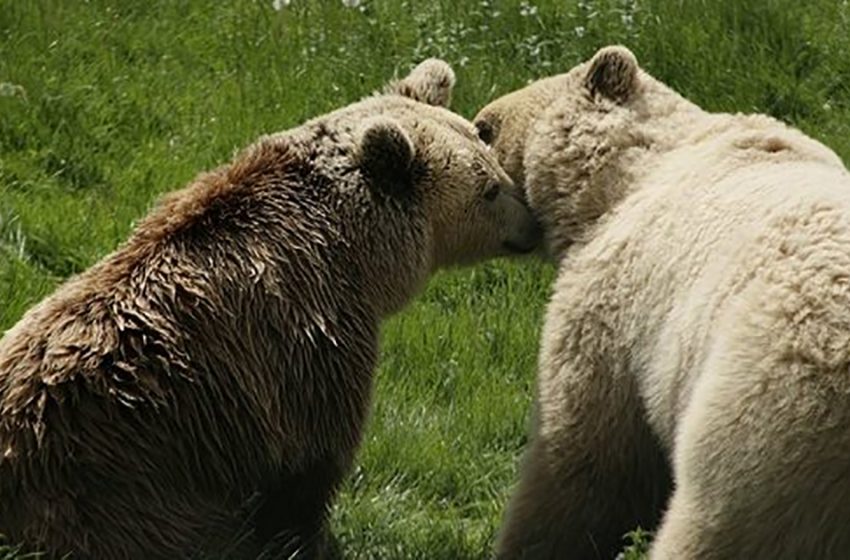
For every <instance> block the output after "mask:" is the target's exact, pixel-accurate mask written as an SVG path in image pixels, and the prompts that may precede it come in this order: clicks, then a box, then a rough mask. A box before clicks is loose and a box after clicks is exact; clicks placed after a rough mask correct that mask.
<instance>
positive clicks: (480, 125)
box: [475, 121, 493, 146]
mask: <svg viewBox="0 0 850 560" xmlns="http://www.w3.org/2000/svg"><path fill="white" fill-rule="evenodd" d="M475 128H477V129H478V138H480V139H481V141H482V142H484V143H485V144H487V145H488V146H489V145H490V144H491V143H492V142H493V126H492V125H491V124H490V123H488V122H486V121H479V122H477V123H475Z"/></svg>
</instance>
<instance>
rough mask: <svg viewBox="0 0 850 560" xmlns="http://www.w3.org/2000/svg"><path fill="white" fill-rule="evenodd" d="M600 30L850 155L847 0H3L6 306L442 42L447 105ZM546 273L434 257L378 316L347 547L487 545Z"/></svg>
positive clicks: (647, 63) (9, 309)
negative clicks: (169, 201)
mask: <svg viewBox="0 0 850 560" xmlns="http://www.w3.org/2000/svg"><path fill="white" fill-rule="evenodd" d="M609 43H624V44H626V45H628V46H630V47H631V48H632V49H633V50H634V52H635V53H636V54H637V56H638V58H639V59H640V60H641V62H642V64H643V66H644V67H645V68H647V69H648V70H649V71H650V72H652V73H654V74H655V75H656V76H657V77H658V78H660V79H662V80H664V81H666V82H667V83H669V84H670V85H672V86H673V87H675V88H677V89H678V90H679V91H681V92H682V93H683V94H685V95H686V96H688V97H690V98H691V99H693V100H694V101H696V102H698V103H700V104H702V105H703V106H705V107H707V108H710V109H713V110H728V111H746V112H752V111H759V112H767V113H770V114H773V115H775V116H777V117H779V118H782V119H784V120H787V121H789V122H792V123H793V124H795V125H797V126H799V127H800V128H802V129H803V130H804V131H806V132H807V133H809V134H811V135H812V136H814V137H815V138H818V139H820V140H823V141H824V142H826V143H827V144H828V145H830V146H832V147H833V148H834V149H836V151H837V152H838V153H839V154H840V155H842V157H844V158H845V160H846V159H847V157H848V156H850V91H848V84H850V57H848V56H847V53H848V52H850V7H848V5H847V2H846V1H845V2H841V1H838V0H810V1H808V2H799V1H796V0H794V1H792V0H787V1H778V0H758V1H756V0H753V1H751V2H747V1H741V0H687V1H686V0H676V1H674V0H664V1H662V0H644V1H641V2H637V1H636V0H601V1H590V0H587V1H562V0H547V1H540V2H518V1H504V2H496V1H489V0H483V1H474V2H458V1H456V0H431V1H429V2H415V1H412V0H409V1H390V0H382V1H379V0H373V1H369V0H366V1H365V2H364V3H363V6H362V9H350V8H345V7H344V6H343V5H342V4H341V2H338V1H335V0H334V1H331V0H328V1H325V2H318V1H314V2H307V1H305V0H292V5H291V6H290V7H288V8H285V9H283V10H281V11H279V12H278V11H275V10H273V9H272V2H271V0H268V1H265V0H264V1H262V2H258V1H249V0H244V1H241V2H226V3H224V2H221V3H219V2H206V1H203V0H173V1H166V0H147V1H145V2H142V1H136V2H118V1H117V0H116V1H113V2H106V1H101V0H90V1H85V2H84V1H82V0H79V1H75V2H69V1H64V0H61V1H59V0H57V1H35V0H0V328H8V327H9V326H11V325H12V324H13V323H14V322H15V321H16V320H17V319H18V318H19V317H20V316H21V314H22V313H23V312H24V311H25V310H26V309H27V308H28V307H29V306H30V305H32V304H33V303H34V302H36V301H38V300H39V299H40V298H41V297H43V296H44V295H45V294H47V293H49V292H50V291H51V290H52V289H53V288H54V287H55V285H56V284H57V283H58V282H60V281H61V280H62V279H63V278H65V277H67V276H68V275H69V274H72V273H74V272H77V271H79V270H81V269H83V268H85V267H87V266H89V265H90V264H91V263H93V262H94V261H96V260H97V259H98V258H100V257H101V256H103V255H104V254H106V253H107V252H108V251H110V250H111V249H112V248H114V247H115V246H116V244H117V243H118V242H119V241H120V240H122V239H123V238H124V237H125V236H126V235H127V234H128V232H129V230H130V228H131V224H132V223H133V221H134V220H136V219H138V218H139V217H140V216H142V215H143V214H144V213H145V211H146V209H147V208H148V207H149V206H150V204H151V202H152V201H153V200H154V199H155V197H156V196H157V195H159V194H160V193H163V192H165V191H168V190H171V189H173V188H176V187H179V186H181V185H182V184H184V183H185V182H186V181H188V180H189V179H190V178H191V177H192V176H193V175H195V174H196V173H197V172H199V171H201V170H203V169H207V168H210V167H212V166H214V165H216V164H218V163H221V162H224V161H226V160H227V159H229V158H230V156H231V155H232V153H233V152H234V150H235V149H237V148H239V147H241V146H244V145H246V144H247V143H249V142H250V141H252V140H253V139H254V138H256V137H257V136H258V135H260V134H261V133H265V132H271V131H276V130H281V129H285V128H288V127H291V126H295V125H297V124H299V123H300V122H301V121H303V120H304V119H306V118H308V117H311V116H314V115H317V114H320V113H323V112H326V111H328V110H331V109H333V108H336V107H338V106H341V105H343V104H346V103H349V102H351V101H353V100H356V99H357V98H359V97H361V96H363V95H364V94H367V93H369V92H371V91H373V90H375V89H377V88H379V87H380V86H381V85H382V84H383V83H384V82H385V81H386V80H387V79H388V78H390V77H391V76H392V75H393V74H395V73H399V74H401V73H403V72H405V71H407V70H408V69H409V68H410V67H411V66H412V65H413V64H414V63H415V62H417V61H419V60H421V59H422V58H425V57H427V56H440V57H443V58H445V59H446V60H448V61H449V62H450V63H452V64H453V66H454V67H455V70H456V72H457V74H458V88H457V91H456V94H455V103H454V108H455V109H456V110H457V111H459V112H461V113H462V114H464V115H466V116H472V115H473V114H474V113H475V112H476V110H477V109H478V108H479V107H481V106H483V105H484V104H485V103H486V102H487V101H488V100H490V99H492V98H493V97H495V96H496V95H500V94H502V93H505V92H507V91H510V90H512V89H514V88H517V87H519V86H522V85H524V84H525V83H526V82H527V81H528V80H531V79H534V78H537V77H541V76H545V75H548V74H552V73H556V72H561V71H564V70H566V69H568V68H570V67H571V66H572V65H573V64H575V63H577V62H579V61H580V60H583V59H585V58H587V57H588V56H590V55H591V54H592V53H593V52H594V51H595V49H596V48H598V47H599V46H602V45H605V44H609ZM552 277H553V271H552V269H551V267H549V266H547V265H544V264H541V263H538V262H534V261H520V262H515V263H507V262H495V263H489V264H485V265H482V266H480V267H477V268H475V269H470V270H462V271H453V272H449V273H445V274H441V275H440V276H439V277H438V278H436V279H435V280H434V281H432V282H431V284H430V286H429V288H428V289H427V291H426V292H425V293H424V294H423V295H422V297H420V298H419V299H418V301H417V302H416V303H415V304H414V305H412V306H411V307H410V308H409V309H408V310H407V311H405V312H404V313H402V314H401V315H399V316H397V317H396V318H394V319H393V320H391V321H389V322H388V323H387V324H386V325H385V327H384V329H383V344H382V362H381V367H380V370H379V371H378V374H377V377H378V386H377V395H376V400H375V407H374V412H373V415H372V419H371V422H370V425H369V430H368V433H367V434H366V437H365V445H364V446H363V449H362V451H361V453H360V455H359V461H358V465H357V468H356V470H355V472H354V473H353V474H352V476H351V478H350V480H349V482H348V484H347V485H346V487H345V489H344V491H343V493H342V496H341V498H340V500H339V501H338V503H337V505H336V507H335V509H334V514H333V526H334V530H335V532H336V534H337V535H338V537H339V540H340V543H341V545H342V546H343V549H344V550H345V551H346V553H347V554H348V555H349V556H350V557H352V558H372V557H378V558H429V559H432V558H433V559H439V558H445V559H449V558H468V559H472V558H485V557H486V556H487V554H488V551H489V549H490V547H491V546H492V543H493V539H494V534H495V531H496V529H497V527H498V523H499V519H500V515H501V513H502V510H503V507H504V504H505V502H506V500H507V498H508V496H509V492H510V486H511V483H512V481H513V480H515V477H516V473H517V458H518V457H519V454H520V452H521V450H522V448H523V445H524V443H525V442H526V438H527V424H528V417H529V412H530V404H531V401H532V391H533V384H534V373H535V359H536V353H537V338H538V334H539V326H540V319H541V314H542V310H543V307H544V305H545V301H546V298H547V293H548V289H549V288H548V286H549V283H550V281H551V279H552ZM644 540H645V537H644V536H643V535H638V537H637V539H636V543H635V544H633V545H632V547H633V548H632V549H630V551H629V552H628V553H627V554H630V555H631V556H627V557H628V558H637V557H639V556H640V554H641V552H640V550H641V548H642V547H643V544H641V543H642V542H644ZM13 557H14V552H13V551H12V550H10V549H8V548H0V558H4V559H6V560H9V559H11V558H13Z"/></svg>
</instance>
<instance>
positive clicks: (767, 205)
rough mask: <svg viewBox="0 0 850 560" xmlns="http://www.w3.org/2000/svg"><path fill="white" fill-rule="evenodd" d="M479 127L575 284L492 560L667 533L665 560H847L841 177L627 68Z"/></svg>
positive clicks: (567, 286) (846, 328)
mask: <svg viewBox="0 0 850 560" xmlns="http://www.w3.org/2000/svg"><path fill="white" fill-rule="evenodd" d="M476 123H477V125H478V128H479V129H480V131H481V133H482V135H483V137H484V138H485V139H486V140H488V141H489V142H490V143H491V144H492V146H493V150H494V152H496V153H497V154H498V157H499V159H500V161H501V162H502V163H503V165H504V167H505V169H506V170H507V171H508V173H509V174H510V175H511V176H512V177H513V179H514V180H515V181H517V183H520V184H522V186H524V188H526V189H527V194H528V200H529V205H530V206H531V207H532V209H533V210H534V211H535V212H536V213H537V214H538V217H539V218H540V220H541V222H542V223H543V225H544V229H545V230H546V234H545V237H546V243H545V245H546V246H547V248H548V250H549V252H550V253H551V254H552V256H553V257H554V258H555V259H557V260H558V261H559V266H560V268H559V272H558V278H557V280H556V281H555V285H554V289H553V295H552V299H551V301H550V303H549V306H548V308H547V312H546V322H545V326H544V328H543V335H542V341H541V352H540V370H539V374H538V381H537V382H538V386H537V390H538V394H537V421H536V425H535V432H534V435H533V437H532V440H531V443H530V445H529V449H528V451H527V453H526V460H525V464H524V466H523V469H522V473H521V477H520V482H519V485H518V487H517V489H516V491H515V492H514V495H513V497H512V499H511V502H510V505H509V506H508V512H507V516H506V521H505V524H504V527H503V528H502V530H501V534H500V538H499V544H498V545H497V547H498V556H499V557H500V558H511V559H513V558H558V559H576V560H584V559H589V558H613V557H614V555H615V554H616V551H617V550H618V549H619V548H621V546H622V535H623V534H624V533H625V532H626V531H628V530H630V529H633V528H634V527H635V526H636V525H638V524H640V525H642V526H643V527H644V528H653V526H654V525H656V524H658V523H660V524H659V528H658V531H657V534H656V536H655V538H654V542H653V544H652V548H651V551H650V557H651V558H652V559H653V560H732V559H741V558H745V559H746V558H752V559H762V558H765V559H766V558H770V559H774V560H776V559H787V560H794V559H804V558H805V559H815V558H817V559H819V560H823V559H833V560H838V559H844V558H848V557H850V530H848V527H850V478H848V473H850V376H848V371H850V173H848V171H847V168H846V167H845V166H844V164H843V163H842V161H841V159H840V158H839V157H838V156H837V155H836V154H835V153H834V152H833V151H832V150H830V149H829V148H828V147H826V146H824V145H823V144H821V143H820V142H817V141H816V140H814V139H812V138H809V137H808V136H806V135H805V134H803V133H802V132H800V131H799V130H796V129H794V128H792V127H789V126H787V125H786V124H784V123H781V122H779V121H777V120H775V119H772V118H770V117H768V116H766V115H744V114H726V113H712V112H709V111H705V110H704V109H702V108H700V107H699V106H697V105H695V104H694V103H692V102H690V101H688V100H687V99H685V98H683V97H682V96H680V95H679V94H678V93H677V92H675V91H674V90H673V89H671V88H670V87H668V86H666V85H665V84H663V83H661V82H660V81H658V80H656V79H654V78H653V77H652V76H650V75H649V74H648V73H646V72H645V71H644V70H643V69H641V67H640V66H639V65H638V62H637V60H636V58H635V57H634V55H633V54H632V53H631V52H630V51H629V50H628V49H625V48H623V47H617V46H613V47H607V48H604V49H602V50H600V51H599V52H598V53H597V54H596V55H595V56H594V57H593V58H592V59H591V60H589V61H587V62H585V63H583V64H581V65H579V66H577V67H575V68H573V69H572V70H570V71H569V72H567V73H565V74H561V75H559V76H554V77H551V78H546V79H543V80H539V81H537V82H535V83H533V84H531V85H529V86H528V87H526V88H523V89H521V90H519V91H516V92H513V93H511V94H508V95H506V96H504V97H502V98H500V99H498V100H495V101H493V102H492V103H491V104H489V105H488V106H487V107H485V108H484V109H482V110H481V112H480V113H479V115H478V117H476ZM671 474H672V480H671ZM671 483H672V484H671ZM671 491H672V494H671ZM668 496H669V500H668Z"/></svg>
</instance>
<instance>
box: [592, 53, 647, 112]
mask: <svg viewBox="0 0 850 560" xmlns="http://www.w3.org/2000/svg"><path fill="white" fill-rule="evenodd" d="M584 85H585V87H586V88H587V89H588V90H589V91H590V94H591V95H594V96H595V95H596V94H599V95H602V96H604V97H607V98H608V99H611V100H612V101H616V102H617V103H624V102H626V101H628V100H629V98H630V97H631V96H632V94H633V93H634V92H635V91H636V90H637V86H638V63H637V59H636V58H635V55H633V54H632V51H630V50H629V49H627V48H626V47H620V46H614V47H604V48H602V49H599V51H598V52H597V53H596V54H595V55H593V58H592V59H591V61H590V69H589V70H588V71H587V76H585V79H584Z"/></svg>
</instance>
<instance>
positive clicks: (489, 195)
mask: <svg viewBox="0 0 850 560" xmlns="http://www.w3.org/2000/svg"><path fill="white" fill-rule="evenodd" d="M453 86H454V73H453V72H452V69H451V68H450V67H449V66H448V64H446V63H445V62H443V61H440V60H435V59H430V60H426V61H425V62H423V63H421V64H420V65H419V66H417V67H416V68H415V69H414V70H413V71H412V72H411V73H410V75H408V76H407V77H406V78H404V79H402V80H399V81H395V82H392V83H391V84H390V85H388V86H387V88H385V90H384V92H383V94H381V95H378V96H376V97H375V98H373V100H374V102H375V103H377V104H379V105H380V107H381V110H380V111H375V110H371V111H370V114H369V116H368V117H367V118H365V119H364V120H363V121H362V122H361V123H360V126H359V131H358V140H357V143H358V148H357V150H358V161H359V164H360V167H361V169H362V170H363V172H364V174H365V176H366V177H367V178H369V180H370V181H372V183H373V188H377V189H379V190H381V191H383V192H384V193H386V194H387V195H388V196H392V197H395V198H397V199H399V200H401V201H404V200H405V199H416V200H418V201H421V205H422V211H423V215H424V216H425V218H426V220H427V226H428V230H429V233H430V235H429V245H430V251H429V253H430V265H431V269H432V270H433V269H436V268H441V267H446V266H453V265H462V264H468V263H472V262H475V261H478V260H481V259H485V258H490V257H496V256H500V255H510V254H516V253H527V252H530V251H532V250H533V249H535V248H536V246H537V245H538V243H539V241H540V239H541V230H540V228H539V226H538V224H537V220H536V219H535V218H534V216H533V214H532V213H531V211H530V210H529V209H528V207H527V206H526V204H525V202H524V200H523V194H522V191H521V190H520V189H518V188H517V187H516V186H515V185H514V183H513V181H512V180H511V179H510V177H509V176H508V175H507V174H506V173H505V172H504V170H502V168H501V166H500V165H499V163H498V161H497V160H496V158H495V157H494V155H493V154H492V152H491V150H490V149H489V147H488V146H487V145H486V144H484V142H482V141H481V140H480V139H479V138H478V135H477V132H476V130H475V127H474V126H472V123H470V122H469V121H467V120H466V119H463V118H462V117H460V116H458V115H456V114H455V113H452V112H451V111H449V110H448V109H447V108H446V106H447V105H448V103H449V100H450V98H451V92H452V87H453Z"/></svg>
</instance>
